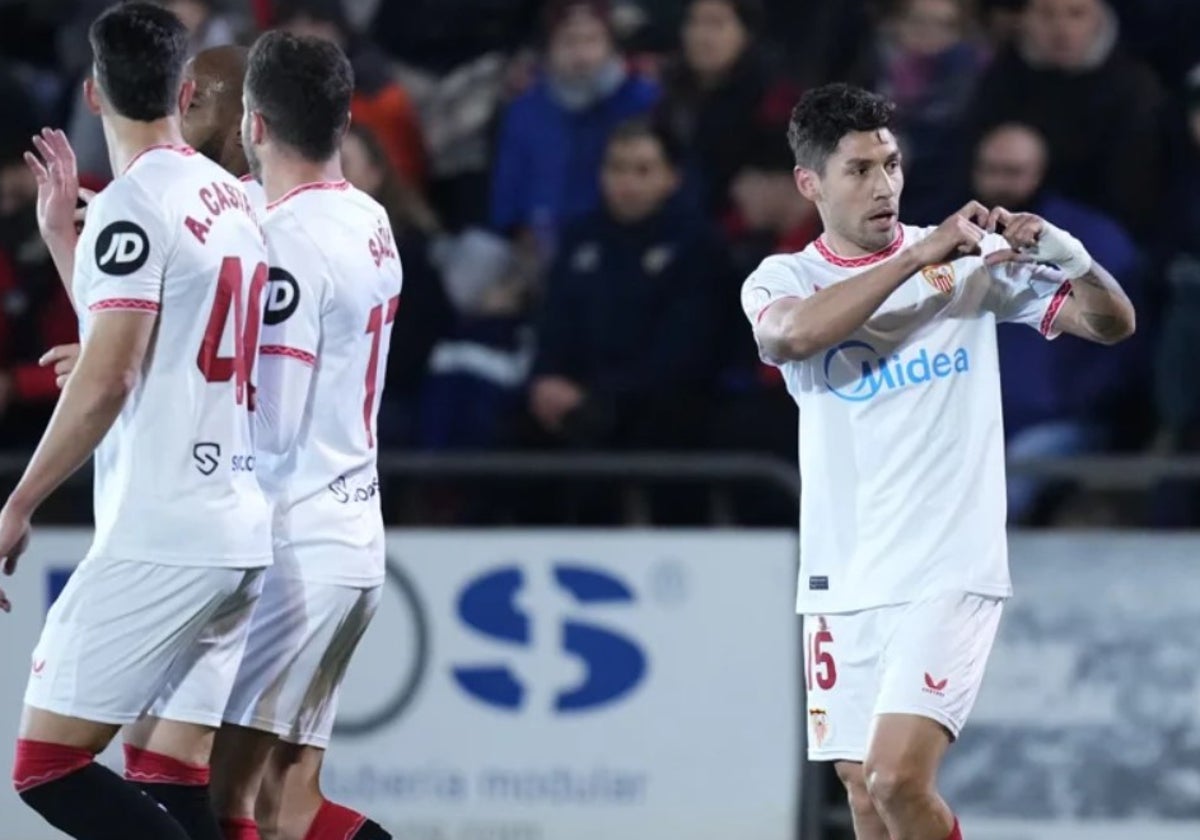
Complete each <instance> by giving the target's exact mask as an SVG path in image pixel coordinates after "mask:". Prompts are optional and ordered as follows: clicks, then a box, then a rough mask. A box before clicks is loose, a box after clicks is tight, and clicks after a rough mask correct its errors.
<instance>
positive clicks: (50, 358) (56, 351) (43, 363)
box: [38, 344, 79, 390]
mask: <svg viewBox="0 0 1200 840" xmlns="http://www.w3.org/2000/svg"><path fill="white" fill-rule="evenodd" d="M77 361H79V345H78V344H60V345H58V346H57V347H51V348H50V349H49V350H47V351H46V352H45V353H43V354H42V357H41V358H40V359H38V365H39V366H40V367H51V366H53V368H54V382H55V384H56V385H58V388H59V390H62V388H63V386H64V385H66V384H67V378H68V377H69V376H70V375H71V371H73V370H75V363H76V362H77Z"/></svg>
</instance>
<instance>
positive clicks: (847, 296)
mask: <svg viewBox="0 0 1200 840" xmlns="http://www.w3.org/2000/svg"><path fill="white" fill-rule="evenodd" d="M922 265H923V263H922V261H921V259H920V257H919V255H918V254H917V253H916V252H914V251H913V250H911V249H906V250H904V251H902V252H900V253H899V254H897V255H896V257H895V258H893V259H891V260H888V261H887V262H885V263H883V264H882V265H879V266H876V267H875V268H872V269H869V270H868V271H864V272H863V273H862V274H858V275H856V276H854V277H851V278H849V279H848V280H845V281H843V282H841V283H838V284H837V285H835V286H830V287H829V288H827V289H822V290H821V291H819V292H816V293H815V294H813V295H812V296H810V297H807V298H805V299H804V300H801V301H799V302H798V303H797V304H796V305H795V306H793V307H791V308H790V309H789V310H788V312H787V314H786V315H785V316H784V319H783V323H782V324H780V325H779V326H780V329H779V330H778V331H775V332H776V333H777V334H776V335H775V336H773V337H772V340H771V341H764V342H763V345H764V348H765V349H766V350H767V351H768V352H770V353H771V354H772V355H773V356H775V357H776V358H778V359H784V360H794V361H798V360H800V359H807V358H808V357H809V356H812V355H815V354H816V353H819V352H821V351H822V350H824V349H826V348H827V347H832V346H834V345H836V344H838V343H840V342H842V341H844V340H845V339H846V338H848V337H849V336H850V335H851V334H853V333H854V332H855V331H856V330H858V329H859V328H861V327H862V325H863V324H865V323H866V322H867V321H868V320H869V319H870V317H871V316H872V315H874V314H875V312H876V311H877V310H878V309H879V307H880V306H882V305H883V302H884V301H885V300H887V299H888V296H889V295H891V293H892V292H894V291H895V290H896V289H897V288H898V287H899V286H900V285H901V284H903V283H904V281H905V280H907V279H908V278H909V277H911V276H912V275H913V274H914V273H916V272H917V271H918V270H919V269H920V268H921V266H922Z"/></svg>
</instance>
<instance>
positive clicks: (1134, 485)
mask: <svg viewBox="0 0 1200 840" xmlns="http://www.w3.org/2000/svg"><path fill="white" fill-rule="evenodd" d="M28 461H29V455H28V454H27V453H13V452H7V453H4V452H0V478H6V479H15V478H16V477H17V476H18V475H20V473H21V471H22V470H24V469H25V465H26V464H27V463H28ZM379 472H380V473H381V474H383V475H386V476H410V477H419V478H453V477H462V476H472V477H497V478H575V479H586V478H625V479H633V480H637V479H640V480H649V481H661V480H687V479H693V480H699V481H740V480H746V479H752V480H758V481H765V482H767V483H769V484H772V485H773V486H775V487H777V488H778V489H779V490H781V491H782V492H784V493H787V494H788V495H790V496H792V497H794V498H799V492H800V480H799V476H798V474H797V471H796V465H795V463H794V462H792V461H785V460H782V459H780V458H776V457H772V456H767V455H752V454H709V453H690V454H681V453H664V452H642V453H636V454H633V453H625V452H596V453H571V454H560V453H541V452H404V453H400V452H384V453H381V454H380V456H379ZM1008 473H1009V475H1025V476H1034V477H1038V478H1047V479H1061V480H1064V481H1071V482H1074V483H1077V484H1079V485H1081V486H1083V487H1086V488H1090V489H1096V490H1145V489H1148V488H1150V487H1153V486H1154V485H1156V484H1158V483H1159V482H1162V481H1197V482H1200V456H1196V455H1085V456H1075V457H1069V458H1038V459H1010V460H1009V461H1008ZM89 476H90V472H89V470H87V469H86V468H85V469H83V470H80V471H79V472H78V473H76V475H75V476H74V477H73V479H72V480H73V481H83V480H86V479H88V477H89Z"/></svg>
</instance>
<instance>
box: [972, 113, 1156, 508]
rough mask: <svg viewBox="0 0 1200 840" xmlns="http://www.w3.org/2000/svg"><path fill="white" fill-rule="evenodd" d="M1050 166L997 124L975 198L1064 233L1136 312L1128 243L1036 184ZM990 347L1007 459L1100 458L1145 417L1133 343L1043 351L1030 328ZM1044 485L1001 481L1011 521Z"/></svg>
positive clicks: (1110, 224)
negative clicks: (995, 349) (1108, 275)
mask: <svg viewBox="0 0 1200 840" xmlns="http://www.w3.org/2000/svg"><path fill="white" fill-rule="evenodd" d="M1049 165H1050V161H1049V158H1048V152H1047V148H1046V143H1045V141H1044V140H1043V138H1042V136H1041V135H1040V134H1039V133H1038V132H1037V131H1036V130H1034V129H1033V128H1031V127H1029V126H1025V125H1019V124H1007V125H1002V126H999V127H997V128H995V129H993V130H992V131H990V132H989V133H988V134H987V135H985V136H984V138H983V141H982V142H981V143H980V145H979V148H978V149H977V150H976V154H975V165H974V171H973V180H974V197H975V198H976V199H978V200H979V201H980V202H982V203H983V204H984V205H985V206H988V207H1004V208H1005V209H1007V210H1010V211H1012V212H1017V213H1034V214H1036V215H1038V216H1041V217H1042V218H1043V219H1046V220H1047V221H1048V222H1050V223H1051V224H1055V225H1058V226H1059V227H1061V228H1064V229H1066V230H1070V231H1072V232H1073V233H1074V234H1075V235H1076V236H1077V237H1079V240H1080V241H1081V242H1083V244H1084V246H1085V247H1086V248H1087V249H1088V252H1089V253H1091V254H1092V255H1093V256H1094V257H1095V258H1096V261H1097V262H1099V263H1101V264H1102V265H1104V266H1105V267H1106V268H1107V269H1108V270H1109V271H1110V272H1112V274H1113V276H1114V277H1116V278H1117V279H1118V280H1119V281H1120V283H1121V286H1122V288H1124V289H1125V290H1126V291H1127V292H1128V294H1129V296H1130V298H1131V299H1132V300H1133V301H1134V304H1135V305H1136V306H1138V307H1139V311H1140V310H1141V309H1142V303H1143V302H1144V299H1145V295H1144V289H1143V283H1142V276H1143V272H1144V264H1143V262H1144V261H1143V258H1142V255H1141V253H1140V252H1139V250H1138V248H1137V246H1136V245H1135V244H1134V242H1133V240H1132V239H1131V238H1130V236H1129V234H1128V233H1126V231H1125V230H1124V229H1123V228H1122V227H1121V225H1119V224H1118V223H1117V222H1115V221H1114V220H1113V219H1111V218H1109V217H1108V216H1106V215H1105V214H1103V213H1101V212H1100V211H1098V210H1095V209H1093V208H1091V207H1088V206H1087V205H1084V204H1081V203H1079V202H1076V201H1071V200H1070V199H1067V198H1064V197H1062V196H1061V195H1059V194H1057V193H1056V192H1054V191H1053V190H1052V189H1050V188H1049V187H1048V186H1047V185H1046V184H1045V176H1046V171H1047V169H1048V167H1049ZM1026 332H1029V333H1030V335H1029V336H1027V335H1025V333H1026ZM1031 337H1032V338H1033V340H1032V341H1031V340H1030V338H1031ZM997 340H998V343H999V350H1000V383H1001V388H1002V391H1001V393H1002V399H1003V404H1004V427H1005V433H1006V436H1007V439H1008V442H1007V449H1008V455H1009V457H1012V458H1037V457H1045V456H1067V455H1077V454H1083V453H1087V452H1095V451H1104V450H1106V449H1109V448H1110V447H1113V446H1114V445H1115V444H1116V443H1118V442H1119V441H1120V440H1121V439H1122V438H1128V437H1129V436H1130V435H1129V433H1128V430H1130V429H1136V428H1137V427H1138V426H1139V425H1141V421H1143V420H1144V418H1141V417H1138V416H1137V415H1136V410H1137V409H1139V408H1141V407H1144V406H1147V405H1148V404H1149V394H1148V393H1145V394H1143V399H1131V395H1132V394H1136V393H1138V389H1139V387H1144V386H1145V385H1146V377H1145V376H1144V375H1143V373H1142V372H1143V370H1144V368H1145V366H1146V364H1147V362H1148V360H1147V358H1146V353H1145V349H1146V348H1145V342H1144V341H1143V340H1142V339H1141V338H1140V337H1135V338H1134V339H1133V340H1131V341H1126V342H1123V343H1121V344H1120V345H1117V346H1116V347H1101V346H1100V345H1096V344H1092V343H1089V342H1086V341H1081V340H1080V339H1077V338H1074V337H1072V336H1069V335H1065V336H1062V337H1061V338H1059V339H1058V340H1057V341H1055V342H1054V344H1055V346H1054V347H1050V346H1049V344H1047V342H1046V341H1044V340H1043V339H1042V337H1041V336H1040V335H1036V334H1033V333H1032V331H1029V330H1013V329H1005V328H1001V329H1000V331H999V333H998V336H997ZM1051 488H1052V485H1049V484H1047V483H1046V482H1043V481H1039V480H1036V479H1031V478H1029V477H1026V476H1021V475H1019V474H1014V475H1010V476H1009V480H1008V512H1009V518H1010V520H1011V521H1013V522H1016V523H1028V522H1029V521H1030V520H1031V519H1032V518H1034V517H1035V516H1036V515H1037V514H1038V513H1039V512H1040V511H1039V508H1040V507H1041V505H1040V504H1039V503H1040V502H1042V501H1045V500H1046V499H1047V497H1048V493H1047V491H1048V490H1050V489H1051Z"/></svg>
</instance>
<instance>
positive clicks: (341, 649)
mask: <svg viewBox="0 0 1200 840" xmlns="http://www.w3.org/2000/svg"><path fill="white" fill-rule="evenodd" d="M381 590H382V587H378V586H377V587H370V588H351V587H344V586H337V587H328V588H327V591H326V593H325V597H326V598H327V599H328V600H327V601H326V603H327V607H326V609H325V610H324V614H323V616H322V618H323V622H324V627H323V630H324V632H323V633H322V634H321V637H322V638H321V639H320V641H319V642H318V643H317V644H314V645H312V646H311V648H310V649H309V650H308V651H307V652H306V656H305V657H304V658H303V664H302V665H301V663H300V662H298V666H299V667H298V668H297V676H298V677H303V676H304V675H306V674H307V675H310V676H309V682H308V687H307V690H306V691H305V693H304V697H303V700H302V701H301V704H300V709H299V713H298V714H297V716H296V719H295V722H294V724H293V726H292V730H291V731H290V732H288V733H287V734H285V735H284V736H283V740H284V741H287V742H290V743H292V744H297V745H300V746H305V747H316V748H320V749H324V748H325V747H326V746H327V745H328V744H329V737H330V735H332V734H333V722H334V718H335V717H336V716H337V704H338V693H339V691H340V689H341V685H342V680H343V679H344V678H345V676H346V669H347V668H348V667H349V666H350V660H351V659H352V658H353V657H354V652H355V651H356V650H357V649H358V643H359V642H360V641H362V637H363V634H364V633H366V631H367V627H368V626H370V623H371V620H372V619H373V618H374V617H375V612H376V611H377V610H378V608H379V600H380V596H381ZM297 682H298V683H299V680H297Z"/></svg>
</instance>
